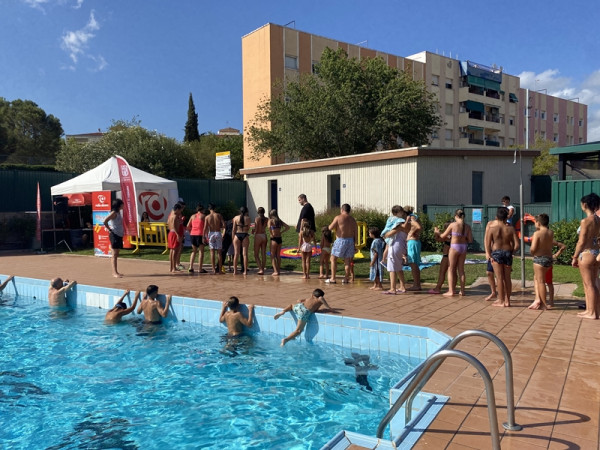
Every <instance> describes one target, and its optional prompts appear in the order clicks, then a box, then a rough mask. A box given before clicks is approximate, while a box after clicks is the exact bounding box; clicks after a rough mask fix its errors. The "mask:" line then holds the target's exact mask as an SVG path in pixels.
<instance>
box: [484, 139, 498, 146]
mask: <svg viewBox="0 0 600 450" xmlns="http://www.w3.org/2000/svg"><path fill="white" fill-rule="evenodd" d="M485 145H487V146H489V147H500V142H498V141H490V140H486V141H485Z"/></svg>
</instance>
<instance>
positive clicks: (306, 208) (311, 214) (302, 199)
mask: <svg viewBox="0 0 600 450" xmlns="http://www.w3.org/2000/svg"><path fill="white" fill-rule="evenodd" d="M298 203H300V204H301V205H302V211H300V217H299V218H298V225H296V233H300V225H302V219H305V220H307V221H308V222H309V223H310V229H311V230H313V231H317V227H316V226H315V210H314V209H313V207H312V205H311V204H310V203H308V200H307V199H306V195H305V194H300V195H299V196H298Z"/></svg>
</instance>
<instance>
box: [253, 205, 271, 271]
mask: <svg viewBox="0 0 600 450" xmlns="http://www.w3.org/2000/svg"><path fill="white" fill-rule="evenodd" d="M256 212H257V214H258V216H256V219H255V220H254V229H253V230H252V233H254V260H255V261H256V265H257V266H258V275H264V273H265V266H266V265H267V233H266V228H267V222H268V221H269V219H267V218H266V217H265V208H263V207H262V206H261V207H260V208H258V209H257V210H256Z"/></svg>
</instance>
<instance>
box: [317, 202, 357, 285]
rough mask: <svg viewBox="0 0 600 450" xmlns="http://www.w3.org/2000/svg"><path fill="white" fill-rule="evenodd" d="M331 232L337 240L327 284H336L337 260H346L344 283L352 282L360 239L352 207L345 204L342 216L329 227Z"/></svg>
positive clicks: (333, 249)
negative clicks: (353, 259)
mask: <svg viewBox="0 0 600 450" xmlns="http://www.w3.org/2000/svg"><path fill="white" fill-rule="evenodd" d="M329 229H330V230H331V231H335V235H336V239H335V242H334V243H333V247H332V248H331V278H330V279H329V280H326V281H325V282H326V283H335V282H336V281H335V272H336V270H337V259H338V258H342V259H343V260H344V269H345V275H344V279H343V280H342V283H348V282H349V280H350V276H351V273H350V264H351V263H352V258H354V253H355V249H354V244H355V242H356V240H357V238H358V226H357V225H356V220H354V217H352V216H351V215H350V205H349V204H347V203H344V204H343V205H342V208H341V211H340V214H339V215H337V216H335V218H334V219H333V222H331V224H330V225H329Z"/></svg>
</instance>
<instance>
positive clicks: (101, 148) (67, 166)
mask: <svg viewBox="0 0 600 450" xmlns="http://www.w3.org/2000/svg"><path fill="white" fill-rule="evenodd" d="M132 123H134V125H132ZM138 123H139V121H135V120H134V121H132V122H126V121H116V122H115V121H113V125H112V126H111V128H110V129H109V131H108V132H107V133H106V134H105V135H104V136H103V137H102V139H100V140H99V141H97V142H92V143H89V144H77V143H75V142H72V141H69V142H67V143H66V144H65V145H64V146H63V147H62V149H61V150H60V152H59V153H58V155H57V158H56V169H57V170H60V171H64V172H76V173H83V172H86V171H88V170H90V169H93V168H94V167H96V166H98V165H99V164H101V163H103V162H104V161H106V160H107V159H108V158H110V157H111V156H114V155H120V156H122V157H124V158H125V159H126V160H127V162H128V163H129V164H131V165H132V166H134V167H137V168H138V169H141V170H144V171H146V172H150V173H152V174H154V175H158V176H161V177H166V178H174V177H179V178H193V177H198V175H199V170H198V169H197V167H196V164H195V158H194V154H193V153H192V152H191V151H190V149H189V148H188V147H187V146H184V145H181V144H180V143H178V142H177V141H176V140H175V139H172V138H169V137H166V136H164V135H162V134H159V133H157V132H156V131H149V130H147V129H145V128H143V127H141V126H140V125H137V124H138Z"/></svg>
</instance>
